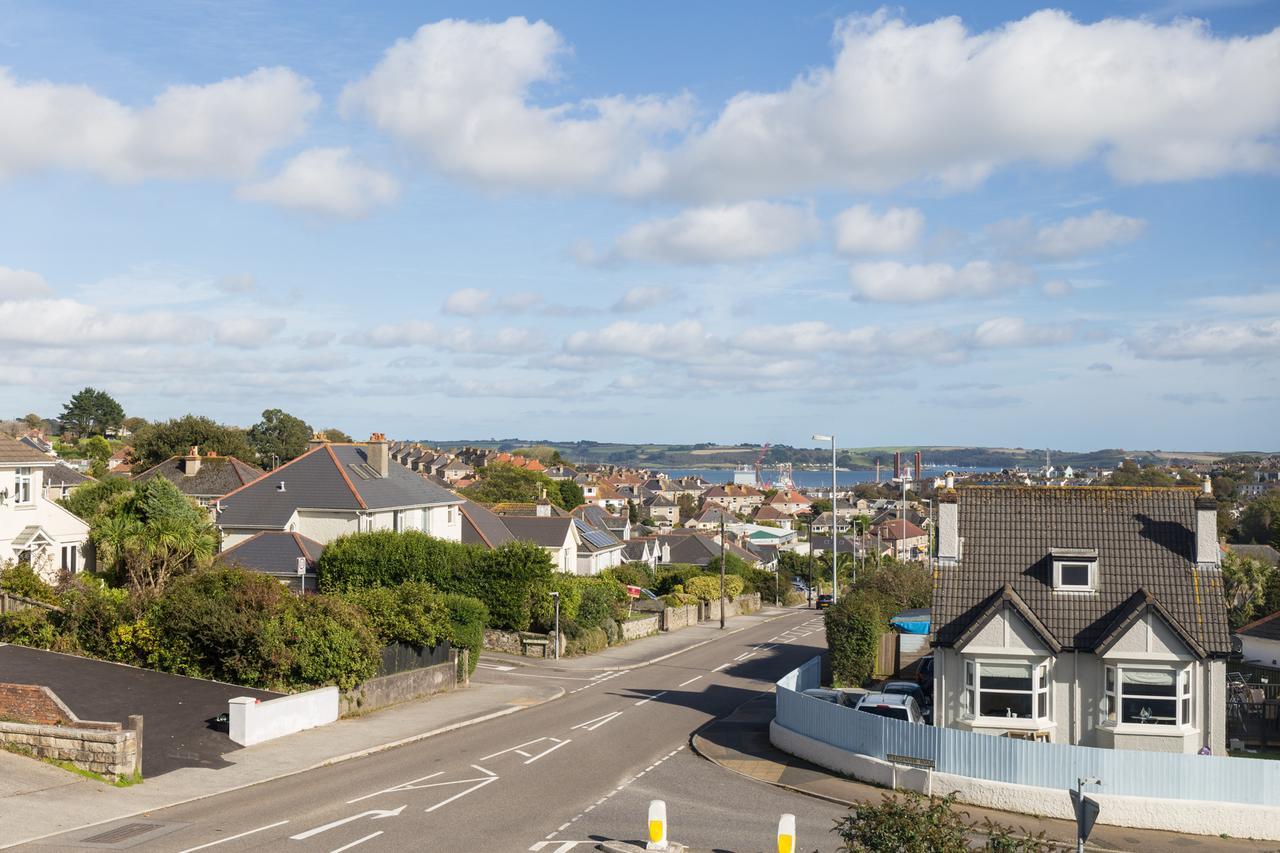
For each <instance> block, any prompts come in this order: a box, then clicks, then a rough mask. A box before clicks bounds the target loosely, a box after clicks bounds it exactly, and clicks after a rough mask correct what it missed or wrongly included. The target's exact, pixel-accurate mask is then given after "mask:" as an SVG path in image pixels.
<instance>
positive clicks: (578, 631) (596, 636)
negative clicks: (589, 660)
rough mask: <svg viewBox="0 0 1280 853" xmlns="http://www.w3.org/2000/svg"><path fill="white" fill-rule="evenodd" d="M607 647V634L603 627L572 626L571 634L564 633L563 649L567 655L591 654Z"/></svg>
mask: <svg viewBox="0 0 1280 853" xmlns="http://www.w3.org/2000/svg"><path fill="white" fill-rule="evenodd" d="M607 648H609V635H608V634H606V633H605V632H604V629H603V628H583V627H579V626H574V632H573V634H572V636H570V635H568V634H566V637H565V644H564V650H565V654H567V655H593V654H595V653H596V652H602V651H604V650H605V649H607Z"/></svg>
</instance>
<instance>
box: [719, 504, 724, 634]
mask: <svg viewBox="0 0 1280 853" xmlns="http://www.w3.org/2000/svg"><path fill="white" fill-rule="evenodd" d="M720 630H721V631H723V630H724V512H723V511H721V512H720Z"/></svg>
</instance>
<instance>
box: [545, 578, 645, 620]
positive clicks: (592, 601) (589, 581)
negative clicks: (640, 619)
mask: <svg viewBox="0 0 1280 853" xmlns="http://www.w3.org/2000/svg"><path fill="white" fill-rule="evenodd" d="M578 583H579V584H580V585H581V589H582V603H581V604H579V605H578V618H577V619H576V620H575V621H577V623H578V624H579V625H581V626H582V627H583V628H602V627H604V623H605V620H606V619H614V620H617V619H619V618H623V617H625V615H626V612H627V602H628V601H629V600H630V599H629V597H628V595H627V589H626V587H624V586H623V585H622V584H620V583H618V582H617V581H615V580H610V579H609V578H604V577H598V578H578ZM561 618H563V615H562V616H561Z"/></svg>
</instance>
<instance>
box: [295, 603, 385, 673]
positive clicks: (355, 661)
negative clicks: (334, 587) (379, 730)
mask: <svg viewBox="0 0 1280 853" xmlns="http://www.w3.org/2000/svg"><path fill="white" fill-rule="evenodd" d="M291 604H292V606H290V607H286V608H284V612H283V614H282V619H281V621H282V630H281V633H282V634H283V636H284V639H285V643H286V645H287V647H288V650H289V655H288V670H287V672H286V675H285V679H286V682H287V683H288V684H290V685H301V684H336V685H337V686H338V687H339V688H340V689H342V690H350V689H351V688H353V687H355V686H356V685H357V684H359V683H360V682H362V681H364V680H365V679H367V678H370V677H372V676H373V675H374V673H376V672H377V671H378V664H379V663H380V655H379V650H380V649H381V648H382V645H383V644H382V643H381V642H380V641H379V640H378V638H377V636H376V635H375V633H374V631H373V629H372V628H371V627H370V623H369V619H368V618H367V616H366V615H365V613H364V611H363V610H361V609H360V608H359V607H356V606H355V605H354V604H352V603H350V602H348V601H343V600H342V599H340V598H332V597H330V596H326V595H308V596H304V597H302V598H296V599H292V601H291Z"/></svg>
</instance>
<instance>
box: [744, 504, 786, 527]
mask: <svg viewBox="0 0 1280 853" xmlns="http://www.w3.org/2000/svg"><path fill="white" fill-rule="evenodd" d="M751 519H752V520H753V521H754V522H755V523H756V524H764V523H765V522H766V521H767V522H769V523H770V524H775V525H777V526H778V527H780V528H782V529H783V530H790V529H791V525H792V523H793V522H795V517H794V514H793V513H788V512H783V511H782V510H780V509H778V508H777V507H775V506H774V505H773V504H765V505H764V506H762V507H760V508H759V509H758V510H756V511H755V514H754V515H753V516H751Z"/></svg>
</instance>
